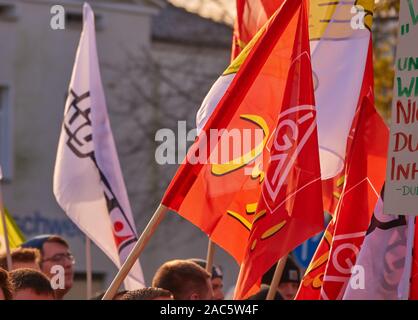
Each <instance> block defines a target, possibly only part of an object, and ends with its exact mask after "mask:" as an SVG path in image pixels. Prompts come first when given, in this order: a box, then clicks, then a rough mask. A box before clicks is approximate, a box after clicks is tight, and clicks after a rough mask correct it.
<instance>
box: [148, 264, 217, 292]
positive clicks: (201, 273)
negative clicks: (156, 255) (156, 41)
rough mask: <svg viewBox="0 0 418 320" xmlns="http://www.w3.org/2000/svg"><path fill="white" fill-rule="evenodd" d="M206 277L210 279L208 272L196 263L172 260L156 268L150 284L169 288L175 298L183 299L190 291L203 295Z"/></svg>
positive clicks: (205, 287) (206, 285) (206, 286)
mask: <svg viewBox="0 0 418 320" xmlns="http://www.w3.org/2000/svg"><path fill="white" fill-rule="evenodd" d="M207 279H210V274H209V273H208V272H207V271H206V270H205V269H203V268H202V267H201V266H199V265H197V264H196V263H194V262H192V261H187V260H172V261H168V262H166V263H164V264H163V265H162V266H161V267H160V268H159V269H158V270H157V272H156V273H155V275H154V278H153V280H152V286H153V287H157V288H163V289H166V290H169V291H170V292H172V293H173V296H174V299H176V300H185V299H188V298H189V296H190V295H191V294H192V293H198V294H199V295H203V294H204V292H205V291H206V290H207V289H208V284H207Z"/></svg>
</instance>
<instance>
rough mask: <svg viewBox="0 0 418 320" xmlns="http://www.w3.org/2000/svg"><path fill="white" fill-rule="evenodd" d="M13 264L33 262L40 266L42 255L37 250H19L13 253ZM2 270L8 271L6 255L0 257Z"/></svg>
mask: <svg viewBox="0 0 418 320" xmlns="http://www.w3.org/2000/svg"><path fill="white" fill-rule="evenodd" d="M10 255H11V257H12V262H13V263H16V262H33V263H36V264H37V265H38V266H40V263H41V253H40V252H39V250H38V249H35V248H17V249H14V250H13V251H12V252H11V254H10ZM0 268H3V269H5V270H6V269H7V256H6V254H2V255H0Z"/></svg>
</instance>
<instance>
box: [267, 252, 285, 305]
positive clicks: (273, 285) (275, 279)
mask: <svg viewBox="0 0 418 320" xmlns="http://www.w3.org/2000/svg"><path fill="white" fill-rule="evenodd" d="M286 260H287V255H285V256H283V257H282V258H281V259H280V260H279V262H278V263H277V266H276V270H275V271H274V276H273V280H272V281H271V284H270V288H269V291H268V293H267V297H266V300H274V297H275V296H276V292H277V287H278V286H279V283H280V280H281V278H282V274H283V270H284V266H285V265H286Z"/></svg>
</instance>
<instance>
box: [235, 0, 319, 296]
mask: <svg viewBox="0 0 418 320" xmlns="http://www.w3.org/2000/svg"><path fill="white" fill-rule="evenodd" d="M293 21H294V23H296V25H297V29H296V36H295V38H294V43H293V46H292V47H293V54H292V57H291V61H292V63H291V68H290V70H289V72H288V81H287V84H286V90H285V96H284V100H283V102H282V103H281V111H280V114H279V121H278V124H277V127H276V129H275V134H274V137H273V141H272V146H271V150H270V162H269V164H268V169H267V171H266V175H265V180H264V183H263V186H262V193H261V196H260V200H259V203H258V206H257V210H256V218H255V220H254V221H253V226H252V229H251V233H250V238H249V240H248V244H247V250H246V256H245V260H244V261H243V263H242V265H241V270H240V275H239V278H238V282H237V287H236V291H235V298H237V299H241V298H244V297H246V296H247V295H248V293H249V292H250V290H251V289H252V288H253V286H254V285H256V284H257V283H258V281H259V279H260V278H261V277H262V276H263V274H264V273H265V272H266V271H267V270H269V269H270V268H271V267H272V266H273V265H274V264H275V263H276V262H277V261H278V260H279V259H280V258H281V257H283V256H284V255H286V254H287V253H288V252H289V251H291V250H292V249H294V248H295V247H296V246H298V245H299V244H300V243H302V242H304V241H305V240H307V239H308V238H310V237H312V236H313V235H315V234H316V233H318V232H320V231H321V230H322V229H323V228H324V215H323V208H322V189H321V169H320V165H319V148H318V137H317V129H316V108H315V99H314V91H313V81H312V68H311V61H310V49H309V36H308V15H307V10H306V3H305V2H303V3H302V6H301V7H300V9H299V10H298V12H297V16H295V18H294V20H293Z"/></svg>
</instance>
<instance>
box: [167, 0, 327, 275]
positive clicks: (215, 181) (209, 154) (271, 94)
mask: <svg viewBox="0 0 418 320" xmlns="http://www.w3.org/2000/svg"><path fill="white" fill-rule="evenodd" d="M302 2H303V1H302V0H291V1H286V2H284V4H283V6H282V8H281V10H278V11H277V12H276V13H275V14H274V15H273V17H272V18H271V20H270V21H269V22H268V23H267V24H266V25H265V27H264V28H262V29H261V30H260V32H259V33H258V34H257V36H256V37H254V39H253V40H252V41H251V43H250V44H249V45H248V46H247V47H246V49H245V50H244V51H243V52H241V54H240V55H239V56H238V57H237V59H236V60H234V62H233V63H232V64H231V66H230V67H228V69H227V70H226V71H225V72H224V74H223V75H222V76H221V77H220V78H219V79H218V81H217V82H216V83H215V84H214V86H213V87H212V89H211V91H210V92H209V94H208V96H207V97H206V99H205V101H204V103H203V105H202V108H201V110H199V114H200V115H205V114H209V116H208V117H207V120H206V121H203V122H204V125H203V126H202V129H201V131H200V134H199V136H198V138H197V140H196V142H195V143H194V144H193V145H192V146H191V148H190V149H189V152H188V154H187V157H186V159H185V162H184V163H183V164H182V165H181V166H180V168H179V170H178V171H177V173H176V176H175V177H174V179H173V180H172V182H171V184H170V186H169V187H168V189H167V191H166V194H165V195H164V198H163V200H162V204H163V205H165V206H167V207H169V208H170V209H172V210H174V211H176V212H178V213H179V214H180V215H182V216H183V217H184V218H186V219H187V220H189V221H191V222H192V223H194V224H195V225H196V226H198V227H199V228H200V229H202V230H203V231H204V232H205V233H207V234H208V235H210V238H211V239H212V241H214V242H215V243H217V244H218V245H220V246H221V247H223V248H224V249H225V250H226V251H227V252H229V253H230V254H231V255H232V256H233V257H234V258H235V259H236V260H237V262H238V263H241V261H242V260H243V258H244V255H245V249H246V244H247V241H248V237H249V233H250V230H251V229H252V224H253V221H254V220H256V219H257V220H258V219H260V218H262V217H261V215H257V214H256V208H257V203H258V201H259V199H260V195H261V188H262V185H263V183H264V181H265V171H266V170H267V168H268V165H269V163H270V153H271V150H272V148H273V140H274V139H273V137H276V136H277V134H280V135H281V138H282V139H284V140H282V141H280V142H276V144H277V145H278V144H280V143H281V144H283V145H284V146H287V147H288V148H290V150H291V151H295V147H294V146H293V143H294V139H296V138H297V139H299V140H300V139H302V137H304V136H303V133H305V130H308V128H310V129H309V130H310V131H309V132H310V134H311V135H309V137H312V139H314V138H315V139H316V129H315V127H312V126H313V125H314V124H316V122H315V121H314V120H315V117H314V116H315V109H314V107H312V106H313V105H314V104H313V96H312V94H311V92H310V90H309V89H306V90H305V91H303V92H302V91H301V92H298V91H296V90H295V91H292V92H290V91H289V90H290V88H289V87H290V86H291V84H292V83H291V82H290V80H289V81H288V79H291V80H292V81H293V84H294V85H295V86H297V85H298V84H299V82H300V78H299V75H298V72H302V71H303V72H304V73H303V74H304V75H305V73H306V76H307V75H309V76H310V74H311V73H310V69H309V50H306V48H305V47H303V49H304V50H302V47H301V45H302V44H303V45H305V39H304V37H305V36H307V35H306V34H305V33H303V32H302V31H304V29H303V28H304V27H305V26H303V28H302V24H301V22H300V21H301V19H302V17H301V15H302V9H301V8H302ZM303 12H304V13H305V11H303ZM303 22H304V23H305V24H306V21H305V20H303ZM301 28H302V29H303V30H301ZM302 40H303V41H302ZM296 49H298V50H299V52H300V53H303V54H301V55H300V56H296V55H295V53H296ZM296 58H297V59H296ZM293 60H295V61H294V62H293V65H292V61H293ZM291 66H292V68H291ZM298 67H299V68H298ZM302 67H303V68H302ZM289 75H291V77H289ZM309 79H310V78H309ZM309 79H308V80H309ZM307 85H308V87H307V88H309V85H311V83H307ZM286 90H287V93H286V95H285V91H286ZM292 94H293V95H292ZM297 94H300V95H301V97H300V103H302V104H305V105H306V106H305V107H300V108H301V109H300V110H299V111H297V108H296V107H299V106H301V105H302V104H296V103H297V102H298V101H297V99H296V98H297ZM219 95H221V97H222V98H220V101H219V102H217V99H216V97H217V96H219ZM214 97H215V98H214ZM218 100H219V99H218ZM214 101H215V102H216V105H215V106H213V104H214ZM286 103H291V104H292V105H286ZM292 107H295V108H294V109H291V108H292ZM205 108H208V109H212V110H213V111H212V112H209V113H207V112H206V110H205ZM285 110H288V111H287V112H288V114H287V115H286V118H287V119H288V121H287V122H286V123H284V124H288V125H287V126H284V124H282V126H283V127H282V128H281V129H279V130H278V131H277V130H276V128H277V125H278V121H279V115H280V114H281V113H282V112H284V111H285ZM289 110H290V111H289ZM296 111H297V112H296ZM283 117H285V114H282V116H281V118H283ZM202 118H203V119H205V116H202ZM295 120H299V121H301V124H300V125H299V126H301V127H300V130H302V131H303V132H302V131H301V132H300V133H299V137H296V136H295V134H296V132H292V131H291V130H298V127H297V126H293V125H294V121H295ZM292 121H293V122H292ZM231 130H233V131H234V132H235V133H238V134H237V136H238V137H239V136H240V135H242V137H243V138H242V139H241V140H240V139H238V142H237V141H235V142H236V143H237V144H239V142H242V144H244V145H245V144H246V143H247V142H248V141H253V142H254V143H252V145H251V148H249V149H251V150H248V148H241V147H240V148H238V149H240V151H241V152H239V155H236V154H235V153H236V152H234V151H236V150H234V146H236V144H235V143H232V144H228V143H225V141H226V140H228V139H224V138H225V136H226V137H228V134H227V133H228V132H229V133H230V132H231ZM248 130H249V131H250V133H251V134H250V136H251V139H248V138H246V137H245V132H247V133H248ZM217 131H218V132H224V134H221V135H217V134H216V133H217ZM244 131H245V132H244ZM214 132H215V134H214ZM260 132H261V133H262V137H261V139H257V137H256V136H259V134H257V133H260ZM286 133H287V134H288V135H285V134H286ZM213 136H217V139H215V141H213ZM207 137H211V139H209V140H210V141H209V142H208V141H207V140H208V139H207ZM312 139H308V141H307V143H306V145H307V146H309V147H310V145H311V140H312ZM257 140H258V141H257ZM315 141H316V140H315ZM233 142H234V141H233ZM225 149H227V151H228V152H227V153H228V154H230V153H232V154H233V159H229V160H224V161H216V160H219V159H217V158H218V157H217V156H216V154H219V153H225V152H224V151H225ZM241 149H243V150H241ZM245 149H247V150H245ZM317 149H318V148H317V147H316V149H315V150H316V151H317ZM303 150H305V149H303ZM229 151H230V152H229ZM298 151H299V150H298ZM303 152H304V154H305V153H306V152H307V151H303ZM293 154H294V155H295V156H296V155H297V153H293ZM277 156H281V155H277ZM315 157H316V154H315V152H314V153H313V154H310V155H309V159H310V162H311V164H312V165H313V164H315V165H318V166H319V164H318V163H317V162H316V161H315V159H316V158H315ZM221 158H222V157H221ZM306 159H308V158H306ZM221 160H222V159H221ZM290 160H292V161H293V160H294V159H293V158H292V159H290V158H288V159H284V156H283V161H282V164H283V165H286V166H287V165H288V164H289V163H290V164H292V166H289V172H290V173H288V174H287V175H283V177H284V178H282V175H280V177H279V178H278V179H276V180H277V181H276V180H275V183H276V184H275V185H274V188H276V186H277V183H278V182H279V183H280V185H284V186H285V187H283V188H281V189H280V188H276V189H277V190H279V191H280V195H279V198H281V199H282V200H284V198H283V193H286V192H289V201H288V202H286V206H287V208H291V207H292V206H294V201H293V200H294V199H295V198H294V197H292V196H291V194H290V192H292V191H294V192H296V191H297V188H298V187H299V184H298V183H297V182H298V181H297V180H294V181H293V182H294V184H293V185H287V184H288V183H289V181H291V179H293V178H295V179H296V178H298V177H299V176H300V177H301V180H300V181H303V179H305V178H306V176H307V175H306V174H305V172H304V171H303V170H302V169H303V167H301V168H300V169H301V170H299V171H297V172H296V171H295V170H294V168H295V165H293V163H292V161H290ZM296 164H299V162H296ZM275 166H276V165H275ZM318 168H319V167H318ZM290 169H292V170H290ZM315 169H316V168H315ZM310 174H312V176H316V171H315V170H313V168H312V171H311V172H310ZM313 186H314V185H311V186H310V187H309V188H308V190H310V188H313ZM274 192H276V191H274ZM292 199H293V200H292ZM307 212H312V213H313V211H312V210H309V211H307ZM321 221H322V212H321ZM289 226H293V224H291V223H289ZM312 228H314V229H315V230H316V229H317V228H316V226H315V225H313V226H312ZM318 231H319V230H318ZM298 232H299V230H298ZM267 269H268V268H267ZM267 269H266V270H267Z"/></svg>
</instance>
